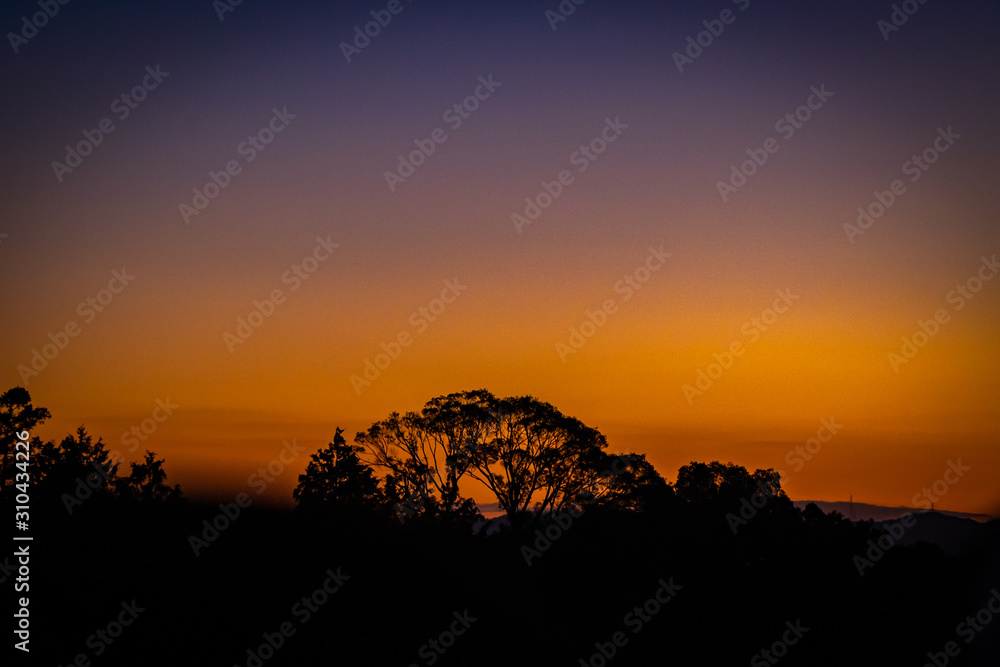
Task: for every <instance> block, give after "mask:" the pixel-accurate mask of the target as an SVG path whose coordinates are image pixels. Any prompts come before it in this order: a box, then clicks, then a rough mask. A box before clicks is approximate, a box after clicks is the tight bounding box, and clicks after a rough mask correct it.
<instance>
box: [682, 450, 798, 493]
mask: <svg viewBox="0 0 1000 667" xmlns="http://www.w3.org/2000/svg"><path fill="white" fill-rule="evenodd" d="M674 488H675V489H676V491H677V495H678V496H679V497H680V498H681V499H682V500H686V501H688V502H690V503H696V504H704V503H716V502H724V503H730V502H734V501H735V502H739V500H740V499H742V498H748V497H750V496H752V495H754V494H756V493H761V494H763V495H764V496H765V497H767V498H784V499H785V500H787V499H788V496H786V495H785V492H784V491H783V490H782V488H781V476H780V475H779V474H778V473H777V472H776V471H774V470H773V469H771V468H768V469H767V470H762V469H757V470H756V471H754V472H753V473H752V474H751V473H750V472H748V471H747V469H746V468H744V467H743V466H738V465H736V464H734V463H725V464H723V463H720V462H718V461H712V462H711V463H697V462H695V461H692V462H691V463H689V464H688V465H685V466H682V467H681V468H680V470H678V471H677V483H676V484H675V485H674Z"/></svg>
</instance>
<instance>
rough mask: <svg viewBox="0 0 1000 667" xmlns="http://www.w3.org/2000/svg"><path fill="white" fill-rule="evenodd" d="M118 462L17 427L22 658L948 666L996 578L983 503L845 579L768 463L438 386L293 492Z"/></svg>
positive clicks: (822, 521)
mask: <svg viewBox="0 0 1000 667" xmlns="http://www.w3.org/2000/svg"><path fill="white" fill-rule="evenodd" d="M47 418H49V413H48V411H47V410H45V409H43V408H36V407H34V406H33V405H32V404H31V399H30V396H29V395H28V392H27V391H26V390H24V389H23V388H20V387H17V388H14V389H11V390H9V391H8V392H6V393H4V394H3V395H2V396H0V437H2V446H3V450H2V451H3V458H2V466H3V467H2V473H3V474H2V478H3V487H2V494H3V497H4V500H5V502H4V507H10V508H11V509H10V512H11V514H13V509H12V505H13V503H12V502H8V501H11V500H12V498H13V496H14V495H15V494H16V492H17V490H16V483H17V477H16V473H17V472H19V469H18V468H17V467H16V460H15V458H14V443H15V441H16V437H17V435H16V434H17V433H18V432H21V431H24V430H31V429H32V428H34V427H35V426H37V425H38V424H40V423H42V422H44V420H45V419H47ZM115 458H116V457H114V456H112V453H111V452H109V451H108V450H107V447H106V446H104V444H103V443H102V442H101V440H98V441H97V442H94V441H93V439H92V437H91V436H90V435H89V434H88V433H87V432H86V431H85V430H84V429H83V428H82V427H81V428H80V429H79V430H78V431H77V433H76V434H75V435H69V436H67V437H66V438H65V439H64V440H63V441H62V442H61V443H59V444H58V445H56V444H55V443H52V442H49V443H42V442H41V441H39V440H37V439H36V440H35V442H34V444H33V446H32V458H31V465H30V466H29V471H30V473H31V475H32V491H31V526H32V529H31V533H32V535H33V536H34V541H33V542H32V554H33V555H32V569H31V577H32V580H31V595H32V606H31V613H32V627H33V635H32V640H33V641H32V654H33V655H32V659H33V660H36V659H41V660H45V661H47V664H59V665H69V664H73V663H74V661H77V662H78V664H82V663H80V662H79V661H80V660H81V658H80V657H79V656H81V655H82V656H83V659H86V660H89V661H91V664H94V665H98V664H100V665H111V664H144V665H156V664H192V665H209V664H221V665H241V666H244V667H254V666H258V667H259V666H260V665H268V666H270V665H307V664H335V665H339V664H348V665H431V664H434V665H510V664H518V665H580V664H583V665H595V666H596V665H605V664H607V665H653V664H656V665H660V664H675V663H676V664H684V665H729V664H747V663H750V664H751V665H767V664H781V665H847V664H849V665H886V664H892V665H896V664H899V665H924V664H925V663H928V661H929V659H930V658H928V653H929V652H930V653H932V654H934V653H936V652H941V651H943V650H944V646H945V645H946V643H947V642H949V641H958V642H959V644H960V645H961V651H960V653H959V654H958V655H957V656H946V657H947V658H948V663H947V664H950V665H978V664H993V663H992V662H980V661H981V660H985V659H988V658H989V656H990V655H991V652H992V651H994V650H996V640H995V638H993V639H991V637H990V636H989V634H988V631H989V630H992V632H993V633H994V634H1000V621H998V623H997V625H996V626H995V627H993V628H986V629H984V631H983V632H982V633H981V635H980V636H977V637H976V638H975V640H974V642H972V643H970V644H968V645H966V644H965V643H963V642H962V641H961V640H960V639H958V638H957V637H956V634H955V628H956V625H957V624H958V623H959V622H960V621H962V619H963V618H965V617H966V616H967V615H968V614H969V613H975V611H976V610H977V609H979V608H980V607H981V606H982V604H983V602H984V601H985V600H986V598H987V597H988V595H989V590H990V586H991V585H992V586H996V585H998V584H1000V581H993V583H992V584H991V583H990V579H989V577H991V576H994V575H995V574H996V571H995V563H996V562H997V560H998V559H1000V551H997V533H998V531H997V522H993V523H992V524H990V525H988V526H986V527H984V533H985V534H988V535H989V536H990V540H984V542H983V543H982V544H981V545H980V546H979V547H978V548H976V549H973V550H972V551H971V552H970V553H969V554H968V555H965V556H962V557H961V558H959V557H952V556H947V555H946V554H945V553H944V552H943V551H942V550H941V549H940V548H938V547H937V546H933V545H930V544H918V545H916V546H911V547H906V546H902V545H898V544H897V545H893V546H891V548H888V549H885V550H883V551H884V552H883V553H881V554H880V555H879V557H878V559H876V561H874V562H873V563H872V565H871V566H870V567H866V568H864V573H863V576H862V574H860V573H859V569H858V566H857V562H856V557H858V556H862V557H864V556H865V554H866V553H867V552H869V550H870V549H871V545H872V543H873V541H874V542H875V543H876V544H877V541H878V539H879V538H880V537H883V535H884V532H883V531H882V530H880V529H879V528H878V527H876V526H875V525H874V524H873V523H872V522H870V521H868V522H865V521H862V522H852V521H849V520H847V519H846V518H845V517H843V516H842V515H840V514H838V513H836V512H834V513H831V514H824V513H823V512H822V511H821V510H819V508H818V507H816V506H815V505H810V506H808V507H807V508H805V509H804V510H799V509H797V508H796V507H795V506H794V505H793V504H792V502H791V501H790V500H789V499H788V497H787V496H786V495H785V493H784V491H783V490H782V489H781V485H780V478H779V476H778V475H777V473H775V472H774V471H773V470H756V471H754V472H750V471H748V470H746V469H745V468H743V467H741V466H738V465H734V464H732V463H720V462H718V461H713V462H708V463H699V462H692V463H690V464H688V465H685V466H683V467H682V468H681V469H680V470H679V471H678V475H677V479H676V481H674V482H672V483H671V482H668V481H666V480H664V479H663V477H662V476H661V475H660V474H659V473H658V472H657V471H656V470H655V469H654V468H653V466H652V465H650V464H649V463H648V461H646V459H645V457H644V456H642V455H639V454H634V453H632V454H617V455H616V454H612V453H609V452H608V444H607V442H606V440H605V438H604V436H603V435H602V434H601V433H600V432H599V431H597V430H596V429H594V428H591V427H588V426H586V425H584V424H582V423H581V422H580V421H578V420H576V419H574V418H572V417H567V416H565V415H562V414H561V413H560V412H559V411H558V410H557V409H556V408H555V407H553V406H551V405H549V404H547V403H544V402H541V401H538V400H537V399H534V398H532V397H516V398H504V399H501V398H497V397H495V396H493V395H492V394H490V393H489V392H487V391H484V390H479V391H472V392H462V393H458V394H451V395H448V396H442V397H438V398H435V399H432V400H431V401H429V402H428V403H427V405H426V406H425V407H424V408H423V410H421V412H419V413H407V414H404V415H400V414H397V413H393V414H391V415H390V416H389V417H388V418H386V419H384V420H381V421H379V422H376V423H375V424H373V425H372V426H371V427H370V428H369V429H368V430H367V431H364V432H362V433H359V434H357V436H356V438H355V439H354V443H353V444H350V443H348V442H347V441H346V439H345V438H344V435H343V430H342V429H340V428H337V429H336V431H335V435H334V437H333V440H332V442H330V443H329V445H328V446H327V447H325V448H323V449H321V450H319V451H317V452H316V453H314V454H313V455H312V456H311V458H310V461H309V463H308V465H307V467H306V470H305V472H304V473H303V474H302V475H301V476H300V477H299V483H298V486H297V487H296V489H295V491H294V494H293V496H294V500H295V503H296V508H295V509H294V510H276V509H259V508H256V507H253V506H241V505H240V503H239V502H237V501H236V499H234V501H233V502H231V503H223V504H222V506H220V505H211V506H207V505H201V504H198V503H195V502H190V501H185V500H184V499H183V498H182V497H181V494H180V489H179V488H178V487H176V486H174V487H170V486H169V485H167V483H166V480H167V477H166V472H165V470H164V461H163V460H161V459H157V458H156V456H155V454H153V453H151V452H147V453H146V455H145V457H144V458H143V459H142V460H141V461H138V462H135V463H132V464H131V470H130V473H129V474H128V475H125V474H121V473H120V471H119V469H118V466H119V465H121V463H120V462H117V461H115V460H114V459H115ZM81 479H83V480H84V485H85V487H86V488H89V489H90V490H91V494H90V495H89V496H88V497H87V498H86V499H83V500H82V502H79V503H69V501H68V500H67V498H76V496H77V495H82V491H80V490H79V483H80V480H81ZM88 479H89V481H90V483H91V484H93V485H94V486H93V487H92V486H91V485H90V484H88V483H87V481H88ZM98 482H99V483H98ZM475 484H480V485H481V487H480V488H484V489H487V490H488V492H489V493H492V494H493V495H494V497H495V498H496V503H497V507H499V508H500V511H501V512H502V515H501V516H500V517H498V518H494V519H491V520H489V521H487V520H486V519H485V518H484V517H483V516H482V514H481V513H480V511H479V509H478V507H477V506H476V504H475V503H474V502H472V501H471V500H470V499H469V498H468V497H466V496H465V495H464V494H466V493H469V490H470V489H472V488H473V486H474V485H475ZM477 495H481V494H480V493H478V492H477ZM11 518H13V517H12V516H11ZM193 538H194V539H196V540H201V542H202V543H203V546H201V547H200V548H198V549H193V548H192V539H193ZM10 567H11V565H10V562H9V561H8V560H7V559H4V562H0V568H6V569H3V570H2V571H0V575H2V577H3V578H4V579H5V580H4V583H3V585H4V586H10V585H11V584H12V582H13V580H14V578H15V576H16V565H15V567H14V569H13V570H10ZM667 590H669V591H671V592H670V593H669V594H668V593H666V592H665V591H667ZM133 600H134V601H135V604H136V605H138V607H140V608H141V609H142V612H141V613H140V614H139V615H138V617H137V618H136V620H135V621H134V622H133V623H132V624H131V625H129V626H128V627H125V628H124V629H122V628H118V629H119V630H120V635H119V636H117V637H111V636H110V634H97V633H98V631H100V630H106V629H108V627H109V623H112V622H114V620H115V619H116V618H118V616H119V614H120V613H121V610H122V609H123V606H122V605H123V603H132V601H133ZM665 600H666V601H665ZM654 601H655V602H654ZM8 618H9V616H8ZM471 619H474V620H471ZM790 628H796V629H797V631H796V632H793V631H792V630H791V629H790ZM803 629H805V630H803ZM102 637H103V638H102ZM792 638H794V639H795V641H794V642H789V641H786V640H789V639H792ZM105 639H108V640H110V641H105ZM764 651H767V653H764ZM942 655H943V654H942ZM984 656H986V658H984ZM930 664H933V663H930Z"/></svg>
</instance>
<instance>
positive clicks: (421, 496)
mask: <svg viewBox="0 0 1000 667" xmlns="http://www.w3.org/2000/svg"><path fill="white" fill-rule="evenodd" d="M356 440H357V442H358V444H360V445H363V446H364V447H365V448H366V449H367V450H368V451H369V452H370V454H371V458H372V463H373V464H374V465H375V466H378V467H380V468H383V469H385V470H386V472H387V477H386V479H387V481H388V482H390V483H391V484H392V485H393V487H394V488H395V489H397V491H398V493H399V495H400V496H401V497H402V498H404V499H410V501H411V503H410V504H411V505H418V506H430V507H438V508H440V509H441V510H442V511H443V512H445V513H448V512H454V511H457V510H460V509H462V508H466V507H467V506H468V505H469V504H470V502H471V501H469V500H466V499H463V498H462V497H461V493H460V489H459V486H460V482H461V481H462V479H463V477H468V478H469V479H471V480H475V481H478V482H481V483H482V484H483V485H485V486H486V487H487V488H488V489H489V490H490V491H492V492H493V493H494V495H495V496H496V498H497V502H498V503H499V506H500V509H502V510H503V511H504V512H506V514H507V516H508V518H509V519H510V522H511V525H514V526H517V525H523V524H524V523H525V522H530V521H531V520H532V519H533V518H534V517H537V516H541V515H543V514H545V513H549V512H558V511H562V510H566V509H569V508H574V507H580V506H583V505H586V504H589V503H593V502H600V501H601V500H602V499H605V498H610V495H609V494H611V495H615V496H616V498H617V501H618V502H621V503H623V504H629V503H631V502H632V501H625V500H624V498H625V495H624V494H625V493H626V487H628V486H629V484H632V485H633V486H634V484H635V483H638V482H639V480H640V479H643V480H645V481H647V482H650V483H655V480H653V481H651V480H652V477H651V476H650V473H649V471H650V470H651V466H648V464H646V463H645V459H642V464H644V465H645V466H647V469H645V470H644V471H641V470H639V469H638V468H636V467H635V466H634V465H632V464H631V463H629V464H626V465H624V466H623V469H622V470H621V471H619V472H615V473H608V470H609V468H610V467H611V462H610V459H609V457H608V456H607V455H606V454H605V453H604V450H605V449H606V447H607V441H606V440H605V438H604V436H603V435H602V434H601V433H600V432H599V431H598V430H597V429H594V428H591V427H588V426H586V425H584V424H583V423H582V422H580V421H579V420H578V419H574V418H572V417H567V416H566V415H564V414H562V413H561V412H560V411H559V410H557V409H556V408H555V407H554V406H552V405H551V404H549V403H545V402H543V401H539V400H538V399H536V398H533V397H531V396H520V397H512V398H497V397H496V396H494V395H493V394H491V393H490V392H488V391H486V390H482V389H480V390H476V391H466V392H460V393H454V394H448V395H446V396H439V397H437V398H434V399H431V400H430V401H428V403H427V404H426V405H425V406H424V408H423V409H422V410H421V412H420V413H419V414H417V413H414V412H409V413H406V414H405V415H400V414H399V413H393V414H391V415H390V416H389V417H388V419H385V420H382V421H380V422H377V423H375V424H373V425H372V427H371V428H369V429H368V431H366V432H363V433H359V434H358V436H357V439H356ZM639 458H640V457H633V458H630V459H628V460H629V461H633V460H636V461H637V460H638V459H639ZM620 473H627V474H626V475H625V476H624V477H622V476H621V474H620ZM653 473H654V474H655V471H653ZM657 477H658V475H657ZM660 482H662V479H661V480H660ZM664 486H665V483H664ZM629 488H632V487H629ZM413 500H416V501H417V502H415V503H414V502H412V501H413Z"/></svg>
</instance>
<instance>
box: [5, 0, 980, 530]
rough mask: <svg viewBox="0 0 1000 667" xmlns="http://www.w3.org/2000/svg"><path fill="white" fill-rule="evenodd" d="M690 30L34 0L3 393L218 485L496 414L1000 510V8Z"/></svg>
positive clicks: (729, 22) (66, 428)
mask: <svg viewBox="0 0 1000 667" xmlns="http://www.w3.org/2000/svg"><path fill="white" fill-rule="evenodd" d="M42 4H43V5H44V2H43V3H42ZM331 4H332V6H330V5H331ZM663 4H666V3H657V2H614V3H612V2H601V1H599V0H592V1H591V2H585V3H582V4H579V5H577V4H575V3H572V2H570V1H569V0H567V1H566V2H563V3H562V4H559V3H557V2H555V1H554V0H552V1H550V2H507V3H496V2H462V3H460V2H448V3H444V2H440V3H434V2H421V1H420V0H417V1H416V2H409V1H406V0H402V1H400V2H382V1H381V0H378V1H376V2H371V3H362V2H340V3H320V2H287V3H278V2H266V1H265V0H245V1H244V2H242V3H240V4H238V5H232V4H229V3H227V2H225V1H224V0H219V1H218V2H214V3H213V2H210V1H209V0H198V1H182V2H155V1H154V2H146V3H117V2H110V1H108V0H95V1H94V2H87V3H75V2H74V3H69V4H66V5H58V11H56V12H55V14H54V15H53V16H51V17H48V16H44V15H43V14H39V12H42V11H43V10H42V9H40V8H39V7H40V6H39V4H38V3H35V2H26V1H22V0H16V1H14V2H9V3H5V5H4V7H3V9H2V10H0V27H2V28H3V31H4V33H5V35H6V39H5V42H6V44H5V45H4V46H2V47H0V52H2V56H0V59H2V65H0V68H2V69H0V76H2V81H3V90H4V91H5V103H4V104H3V105H2V107H0V120H2V125H0V127H2V136H3V149H4V150H3V155H2V157H0V193H2V197H0V234H3V236H0V258H2V261H0V280H2V281H3V285H4V286H5V289H4V290H2V293H0V308H2V312H3V314H4V320H5V326H4V329H3V345H2V349H0V383H2V385H3V387H4V388H9V387H13V386H17V385H22V386H25V387H27V388H28V390H29V391H30V393H31V396H32V399H33V401H34V403H35V405H41V406H44V407H47V408H48V409H49V410H50V411H51V413H52V419H50V420H49V421H48V422H47V423H46V424H45V425H43V426H40V427H38V428H37V429H36V433H35V435H39V436H41V437H43V438H44V439H60V438H62V437H63V436H64V435H65V434H67V433H69V432H71V431H73V430H75V428H76V427H77V426H79V425H81V424H83V425H85V426H86V427H87V428H88V430H89V431H90V432H91V433H93V434H94V435H95V436H101V437H102V438H103V439H104V441H105V443H107V444H108V446H109V449H113V450H119V451H122V452H123V454H124V457H125V459H126V460H138V459H139V458H140V457H141V455H142V452H143V451H144V450H146V449H150V450H153V451H155V452H156V453H157V455H158V456H160V457H164V458H165V459H166V461H167V463H166V469H167V472H168V474H169V481H170V482H171V483H179V484H181V486H182V488H183V490H184V491H185V493H186V494H187V495H188V496H190V497H193V498H202V499H212V500H219V501H222V500H227V499H230V498H232V497H233V495H234V494H235V493H238V492H240V491H246V490H248V489H249V488H251V486H250V484H252V483H253V480H252V478H251V476H252V475H254V474H255V471H258V470H259V469H265V470H266V469H267V467H268V465H270V466H271V473H270V474H269V475H268V477H267V478H268V479H269V480H270V481H268V482H267V484H266V485H265V487H266V488H263V489H261V493H260V495H259V500H260V502H262V503H285V504H288V503H290V502H291V490H292V488H294V486H295V484H296V481H297V476H298V474H300V473H301V472H302V471H303V469H304V468H305V465H306V464H307V462H308V455H309V454H311V453H312V452H314V451H316V450H317V449H319V448H321V447H323V446H324V445H325V444H326V443H327V442H329V441H330V440H331V439H332V438H333V434H334V432H335V430H336V428H337V427H342V428H344V430H345V432H346V433H347V434H348V436H352V435H353V434H354V433H356V432H357V431H359V430H363V429H365V428H367V427H368V426H369V425H370V424H371V423H372V422H374V421H376V420H379V419H383V418H385V417H386V416H388V415H389V413H391V412H393V411H399V412H406V411H410V410H419V409H420V407H422V406H423V404H424V403H425V402H426V401H428V400H429V399H431V398H432V397H435V396H439V395H443V394H448V393H452V392H457V391H463V390H471V389H478V388H485V389H488V390H490V391H492V392H493V393H494V394H496V395H498V396H519V395H532V396H535V397H537V398H539V399H541V400H544V401H547V402H549V403H552V404H553V405H555V406H556V407H558V408H559V409H560V410H562V411H563V412H564V413H565V414H569V415H572V416H575V417H577V418H578V419H580V420H581V421H583V422H584V423H585V424H587V425H589V426H593V427H596V428H598V429H599V430H600V431H601V432H602V433H604V434H605V435H606V436H607V438H608V441H609V448H610V450H612V451H621V452H626V451H635V452H641V453H645V454H646V455H647V457H648V458H649V460H650V461H651V462H653V463H654V465H656V467H657V468H658V469H659V470H660V472H661V473H662V474H663V475H664V477H666V478H667V479H668V480H673V479H674V478H675V476H676V471H677V468H678V467H680V466H681V465H684V464H686V463H688V462H690V461H711V460H716V459H718V460H721V461H724V462H725V461H732V462H734V463H737V464H739V465H743V466H746V467H747V468H750V469H754V468H775V469H778V470H781V471H782V472H783V473H784V480H783V486H784V488H785V489H786V491H787V492H788V493H789V495H790V496H791V497H792V498H793V499H816V500H828V501H836V500H847V499H848V498H849V497H850V496H853V497H854V499H855V500H856V501H859V502H868V503H874V504H882V505H890V506H899V505H905V506H918V507H920V506H923V505H922V503H923V502H924V501H925V500H926V499H927V498H928V495H927V494H928V493H930V491H925V489H929V490H934V489H935V488H936V492H937V493H938V494H939V495H937V496H936V499H935V502H936V505H935V506H936V507H937V508H938V509H949V510H955V511H966V512H980V513H988V514H993V515H1000V488H998V487H997V485H996V480H997V479H998V478H1000V447H998V436H1000V420H998V407H1000V376H998V374H997V372H996V369H997V366H998V362H1000V337H998V336H997V330H998V324H1000V308H998V305H1000V279H998V280H993V278H994V277H995V275H996V273H997V272H998V271H1000V266H997V264H996V258H997V255H998V253H1000V232H998V229H997V225H996V212H997V210H998V204H1000V192H998V190H997V188H996V186H995V182H996V178H997V175H998V170H997V166H996V155H997V154H998V151H1000V131H998V127H997V122H996V118H997V106H998V101H1000V85H998V69H997V67H996V65H997V62H998V56H1000V43H998V42H997V41H996V39H995V35H996V30H997V27H998V22H1000V7H998V6H997V5H996V3H993V2H987V1H985V0H982V1H980V0H969V1H965V2H955V3H926V4H919V3H916V2H912V3H902V5H905V7H904V6H902V5H899V4H897V5H893V4H892V3H880V2H860V1H848V2H840V1H838V2H833V1H832V0H829V1H827V0H820V1H817V2H814V3H808V4H803V5H795V6H776V5H774V4H773V3H764V2H760V1H759V0H739V1H738V2H729V1H728V0H727V1H722V0H716V1H713V2H689V3H669V4H670V5H671V6H669V7H666V6H663ZM674 4H678V5H682V6H673V5H674ZM895 7H898V10H897V9H894V8H895ZM560 8H561V9H560ZM906 10H909V12H910V13H907V11H906ZM52 11H54V10H52V9H51V8H50V12H52ZM904 19H905V21H904ZM894 21H895V22H894ZM366 30H367V31H368V34H365V31H366ZM859 209H860V212H859ZM88 300H89V301H88ZM131 429H136V433H135V434H130V430H131ZM797 448H798V449H797ZM282 452H285V454H282ZM955 469H960V470H961V471H962V473H961V475H958V473H955V472H949V471H954V470H955ZM935 484H936V487H935ZM252 488H254V489H255V490H256V489H259V488H260V487H259V486H254V487H252ZM941 491H944V492H943V493H940V492H941ZM469 492H470V493H472V494H473V495H475V496H476V497H477V499H480V500H483V501H488V500H490V498H489V497H488V494H485V493H482V492H480V491H477V490H475V489H470V490H469Z"/></svg>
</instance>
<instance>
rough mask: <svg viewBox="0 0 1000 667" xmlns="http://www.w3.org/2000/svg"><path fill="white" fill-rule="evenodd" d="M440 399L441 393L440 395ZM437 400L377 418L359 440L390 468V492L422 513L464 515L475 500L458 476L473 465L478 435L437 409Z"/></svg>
mask: <svg viewBox="0 0 1000 667" xmlns="http://www.w3.org/2000/svg"><path fill="white" fill-rule="evenodd" d="M435 400H440V399H435ZM432 404H433V401H432V402H431V403H428V407H427V408H425V409H424V414H419V415H418V414H416V413H414V412H408V413H406V414H405V415H400V414H399V413H398V412H394V413H392V414H391V415H389V417H388V419H384V420H382V421H379V422H376V423H374V424H372V426H371V427H370V428H369V429H368V431H366V432H361V433H358V435H357V437H356V438H355V442H357V443H358V444H359V445H362V446H363V447H365V448H366V449H367V450H368V452H369V453H370V454H371V456H372V458H373V464H374V465H376V466H378V467H382V468H384V469H386V471H387V477H386V482H387V489H388V490H389V494H390V496H392V497H393V498H394V499H396V500H397V501H398V502H402V503H403V504H404V505H405V506H407V507H411V508H416V511H417V513H427V512H431V513H440V514H444V515H460V514H467V513H469V512H470V511H471V510H472V509H473V508H474V507H475V502H474V501H473V500H472V499H470V498H462V496H461V494H460V492H459V480H460V479H461V477H462V476H463V475H464V474H465V473H466V471H468V469H469V466H470V465H471V463H472V462H471V457H470V455H471V452H472V449H471V447H472V446H474V441H473V440H472V439H471V438H470V437H469V434H468V433H466V432H465V431H464V430H463V425H462V424H455V423H450V419H449V417H450V415H448V414H445V413H435V412H434V410H433V407H432Z"/></svg>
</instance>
